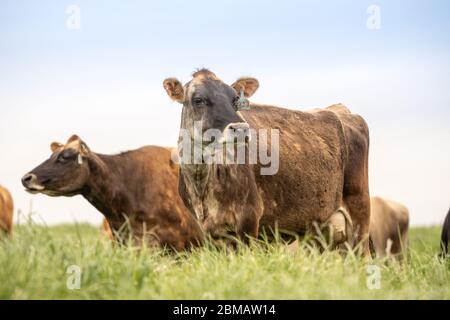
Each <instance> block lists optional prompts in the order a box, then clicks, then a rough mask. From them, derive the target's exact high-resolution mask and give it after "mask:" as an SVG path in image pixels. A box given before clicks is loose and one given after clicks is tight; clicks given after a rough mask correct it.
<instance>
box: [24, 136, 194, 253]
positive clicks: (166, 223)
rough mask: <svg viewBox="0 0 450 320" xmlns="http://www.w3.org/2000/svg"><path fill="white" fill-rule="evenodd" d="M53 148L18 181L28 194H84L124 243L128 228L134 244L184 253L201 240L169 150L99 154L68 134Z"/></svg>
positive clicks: (151, 147) (138, 150)
mask: <svg viewBox="0 0 450 320" xmlns="http://www.w3.org/2000/svg"><path fill="white" fill-rule="evenodd" d="M51 150H52V152H53V154H52V155H51V157H50V159H48V160H47V161H45V162H44V163H42V164H41V165H40V166H38V167H37V168H36V169H34V170H33V171H31V172H30V173H28V174H26V175H25V176H24V177H23V178H22V183H23V185H24V186H25V188H26V189H27V191H29V192H31V193H43V194H46V195H48V196H54V197H56V196H75V195H82V196H83V197H84V198H85V199H86V200H88V201H89V202H90V203H91V204H92V205H93V206H94V207H95V208H97V209H98V210H99V211H100V212H101V213H102V214H103V215H104V216H105V218H106V219H107V221H108V224H109V225H110V226H111V229H112V231H113V234H114V237H115V238H116V239H117V238H120V239H128V236H129V235H130V234H129V233H127V232H126V230H127V229H128V230H130V231H131V235H132V239H133V243H134V244H136V245H140V244H142V241H146V243H148V244H149V245H161V246H169V247H172V248H174V249H176V250H182V249H185V248H188V247H190V246H191V245H193V244H194V245H195V244H198V243H199V241H200V240H201V239H202V232H201V228H200V226H199V225H198V224H197V222H196V221H195V219H193V217H192V216H191V214H190V212H189V211H188V210H187V209H186V208H185V207H184V205H183V202H182V201H181V199H180V197H179V195H178V191H177V187H176V186H177V183H178V166H176V165H174V164H173V163H172V162H171V150H170V149H167V148H162V147H156V146H148V147H143V148H140V149H137V150H134V151H129V152H125V153H121V154H119V155H102V154H97V153H94V152H91V150H90V149H89V148H88V147H87V145H86V144H85V143H84V142H83V141H82V140H81V139H80V138H79V137H77V136H72V137H71V138H70V139H69V140H68V141H67V143H66V145H62V144H60V143H52V145H51ZM127 226H128V228H127ZM123 232H125V234H123ZM119 235H120V237H119Z"/></svg>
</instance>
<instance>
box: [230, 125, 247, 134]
mask: <svg viewBox="0 0 450 320" xmlns="http://www.w3.org/2000/svg"><path fill="white" fill-rule="evenodd" d="M229 128H230V129H232V130H234V132H236V133H239V134H247V133H248V131H249V129H250V126H249V125H248V123H245V122H238V123H232V124H230V126H229Z"/></svg>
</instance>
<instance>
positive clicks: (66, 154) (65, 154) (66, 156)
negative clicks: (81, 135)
mask: <svg viewBox="0 0 450 320" xmlns="http://www.w3.org/2000/svg"><path fill="white" fill-rule="evenodd" d="M72 157H73V153H72V152H62V153H60V155H59V157H58V161H59V162H64V161H66V160H69V159H71V158H72Z"/></svg>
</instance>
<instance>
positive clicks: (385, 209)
mask: <svg viewBox="0 0 450 320" xmlns="http://www.w3.org/2000/svg"><path fill="white" fill-rule="evenodd" d="M408 227H409V212H408V208H406V207H405V206H404V205H401V204H399V203H397V202H394V201H392V200H387V199H383V198H380V197H372V198H371V199H370V238H371V240H372V243H373V247H374V248H373V249H374V251H375V252H374V253H375V254H376V256H377V257H385V256H386V255H394V256H399V255H400V254H401V253H402V251H404V250H405V249H406V247H407V242H408Z"/></svg>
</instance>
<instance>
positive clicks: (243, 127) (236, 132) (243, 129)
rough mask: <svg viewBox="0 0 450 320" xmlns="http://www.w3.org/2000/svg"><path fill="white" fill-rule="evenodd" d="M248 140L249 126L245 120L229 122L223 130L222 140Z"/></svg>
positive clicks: (243, 141)
mask: <svg viewBox="0 0 450 320" xmlns="http://www.w3.org/2000/svg"><path fill="white" fill-rule="evenodd" d="M249 141H250V126H249V124H248V123H246V122H235V123H230V124H229V125H227V126H226V127H225V129H224V130H223V136H222V142H224V143H226V142H238V143H240V142H242V143H246V142H249Z"/></svg>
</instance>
